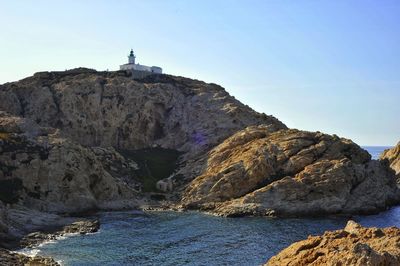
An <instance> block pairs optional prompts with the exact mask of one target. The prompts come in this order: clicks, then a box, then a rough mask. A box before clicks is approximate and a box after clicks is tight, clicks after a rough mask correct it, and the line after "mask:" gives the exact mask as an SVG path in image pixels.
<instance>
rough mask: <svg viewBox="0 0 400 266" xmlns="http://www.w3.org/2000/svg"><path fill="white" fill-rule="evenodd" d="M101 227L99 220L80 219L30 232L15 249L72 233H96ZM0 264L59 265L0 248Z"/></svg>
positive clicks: (47, 259)
mask: <svg viewBox="0 0 400 266" xmlns="http://www.w3.org/2000/svg"><path fill="white" fill-rule="evenodd" d="M99 229H100V223H99V221H98V220H80V221H77V222H73V223H72V224H69V225H66V226H63V227H62V228H59V229H55V228H54V227H52V226H51V227H50V228H48V229H47V230H43V231H37V232H32V233H29V234H27V235H25V236H23V237H22V239H20V240H19V241H18V244H17V246H16V247H14V249H22V248H34V247H37V246H39V245H40V244H42V243H45V242H47V241H53V240H57V239H58V238H59V237H62V236H68V235H71V234H80V235H84V234H90V233H95V232H97V231H98V230H99ZM0 265H4V266H8V265H10V266H11V265H44V266H55V265H59V264H58V263H57V262H56V261H55V260H54V259H52V258H49V257H43V256H37V255H36V256H27V255H25V254H22V253H20V252H16V251H10V250H8V249H4V248H0Z"/></svg>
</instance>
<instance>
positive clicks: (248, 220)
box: [21, 147, 400, 266]
mask: <svg viewBox="0 0 400 266" xmlns="http://www.w3.org/2000/svg"><path fill="white" fill-rule="evenodd" d="M363 148H364V149H366V150H367V151H368V152H369V153H370V154H371V156H372V158H373V159H377V158H378V157H379V154H380V153H381V152H382V151H383V150H384V149H387V148H390V147H363ZM96 218H98V219H100V223H101V229H100V230H99V232H97V233H94V234H88V235H71V236H69V237H63V238H61V239H59V240H57V241H52V242H48V243H44V244H42V245H41V246H39V247H37V248H34V249H24V250H22V251H21V252H24V253H26V254H38V255H42V256H51V257H53V258H54V259H56V260H57V261H58V262H59V263H61V264H62V265H171V266H172V265H174V266H175V265H262V264H263V263H265V262H266V261H267V260H268V259H269V258H270V257H271V256H273V255H275V254H276V253H278V252H279V251H280V250H282V249H283V248H285V247H287V246H289V245H290V244H291V243H293V242H295V241H298V240H301V239H305V238H307V236H309V235H318V234H322V233H323V232H324V231H326V230H336V229H340V228H343V227H344V226H345V225H346V222H347V221H348V219H353V220H355V221H357V222H359V223H361V224H362V225H364V226H377V227H387V226H398V227H400V207H394V208H391V209H389V210H388V211H385V212H382V213H380V214H377V215H368V216H352V217H337V216H331V217H323V218H322V217H319V218H285V219H283V218H267V217H244V218H223V217H215V216H212V215H207V214H204V213H200V212H172V211H151V212H140V211H124V212H103V213H100V214H98V216H97V217H96Z"/></svg>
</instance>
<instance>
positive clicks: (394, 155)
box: [380, 142, 400, 183]
mask: <svg viewBox="0 0 400 266" xmlns="http://www.w3.org/2000/svg"><path fill="white" fill-rule="evenodd" d="M380 160H387V161H388V162H389V164H390V167H391V168H392V169H393V170H394V171H395V172H396V175H397V181H398V183H400V142H399V143H397V145H396V146H395V147H393V148H392V149H388V150H385V151H384V152H383V153H382V154H381V156H380Z"/></svg>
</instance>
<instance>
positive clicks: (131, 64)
mask: <svg viewBox="0 0 400 266" xmlns="http://www.w3.org/2000/svg"><path fill="white" fill-rule="evenodd" d="M135 60H136V56H135V53H134V52H133V50H132V49H131V51H130V53H129V55H128V63H127V64H123V65H121V66H120V67H119V69H120V70H127V71H130V72H131V73H132V76H133V77H144V76H148V75H152V74H162V68H161V67H158V66H151V67H150V66H145V65H141V64H136V62H135Z"/></svg>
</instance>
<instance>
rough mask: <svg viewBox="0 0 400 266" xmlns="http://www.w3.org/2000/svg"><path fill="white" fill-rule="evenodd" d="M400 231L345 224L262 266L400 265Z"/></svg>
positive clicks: (301, 242)
mask: <svg viewBox="0 0 400 266" xmlns="http://www.w3.org/2000/svg"><path fill="white" fill-rule="evenodd" d="M399 243H400V229H398V228H396V227H388V228H384V229H379V228H365V227H362V226H360V225H359V224H357V223H355V222H353V221H349V222H348V223H347V225H346V227H345V228H344V230H337V231H332V232H329V231H328V232H325V233H324V234H323V235H322V236H309V237H308V239H306V240H302V241H299V242H296V243H293V244H292V245H290V246H289V247H287V248H286V249H284V250H282V251H281V252H280V253H279V254H277V255H276V256H274V257H272V258H271V259H270V260H269V261H268V262H267V263H266V265H268V266H273V265H279V266H284V265H315V266H316V265H355V266H357V265H358V266H364V265H393V266H394V265H400V246H399Z"/></svg>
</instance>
